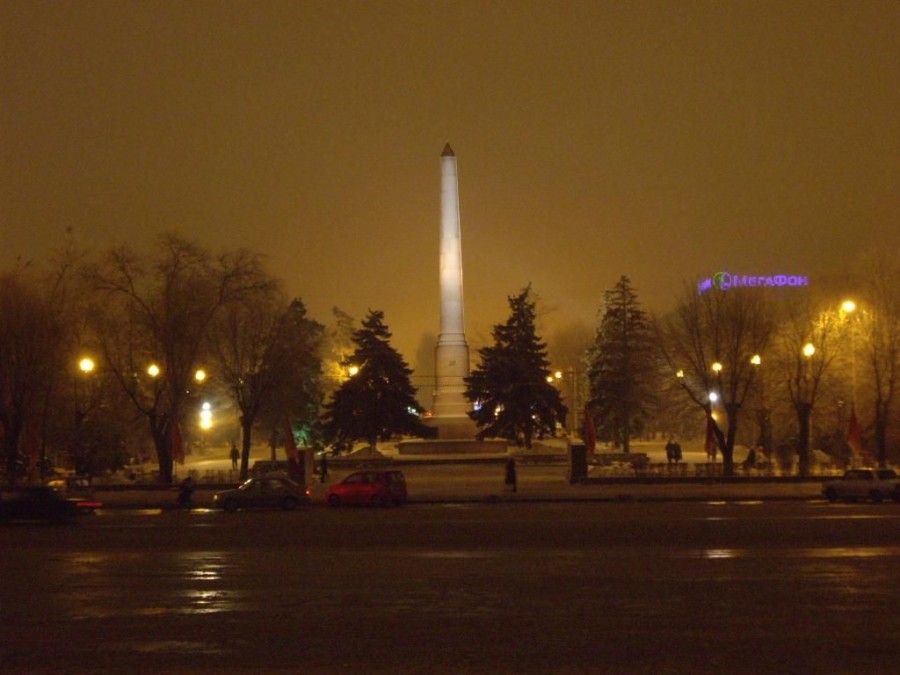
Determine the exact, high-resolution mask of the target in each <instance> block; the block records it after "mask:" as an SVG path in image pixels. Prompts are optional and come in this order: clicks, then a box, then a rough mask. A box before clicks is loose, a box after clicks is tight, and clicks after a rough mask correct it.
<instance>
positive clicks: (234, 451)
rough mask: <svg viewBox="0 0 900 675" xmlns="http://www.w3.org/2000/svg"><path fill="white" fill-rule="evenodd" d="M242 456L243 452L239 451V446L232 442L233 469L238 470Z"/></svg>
mask: <svg viewBox="0 0 900 675" xmlns="http://www.w3.org/2000/svg"><path fill="white" fill-rule="evenodd" d="M240 458H241V453H240V452H238V449H237V446H236V445H235V444H234V443H232V444H231V470H232V471H237V467H238V460H239V459H240Z"/></svg>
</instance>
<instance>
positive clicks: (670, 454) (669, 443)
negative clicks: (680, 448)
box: [666, 438, 675, 464]
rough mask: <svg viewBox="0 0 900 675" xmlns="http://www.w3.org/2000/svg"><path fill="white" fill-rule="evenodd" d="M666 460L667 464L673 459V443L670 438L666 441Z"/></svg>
mask: <svg viewBox="0 0 900 675" xmlns="http://www.w3.org/2000/svg"><path fill="white" fill-rule="evenodd" d="M666 461H667V462H668V463H669V464H671V463H672V462H673V461H675V444H674V443H673V442H672V439H671V438H670V439H669V440H668V441H667V442H666Z"/></svg>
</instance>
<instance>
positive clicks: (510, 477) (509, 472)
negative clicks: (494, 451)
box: [504, 457, 517, 492]
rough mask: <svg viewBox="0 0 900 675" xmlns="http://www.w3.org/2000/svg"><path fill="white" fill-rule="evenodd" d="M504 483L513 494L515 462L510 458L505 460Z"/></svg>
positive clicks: (514, 489)
mask: <svg viewBox="0 0 900 675" xmlns="http://www.w3.org/2000/svg"><path fill="white" fill-rule="evenodd" d="M504 483H506V485H507V486H508V487H509V489H510V490H512V491H513V492H515V491H516V487H517V479H516V460H515V459H513V458H512V457H510V458H509V459H507V460H506V478H505V479H504Z"/></svg>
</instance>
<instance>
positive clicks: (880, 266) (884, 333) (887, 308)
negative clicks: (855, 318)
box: [860, 256, 900, 467]
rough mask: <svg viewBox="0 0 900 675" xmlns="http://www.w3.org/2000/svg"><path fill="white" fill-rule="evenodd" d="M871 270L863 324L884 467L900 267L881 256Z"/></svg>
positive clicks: (898, 336) (897, 374) (897, 349)
mask: <svg viewBox="0 0 900 675" xmlns="http://www.w3.org/2000/svg"><path fill="white" fill-rule="evenodd" d="M870 269H871V273H870V274H869V275H868V277H867V279H868V281H867V283H866V285H865V288H864V291H863V297H864V299H865V305H866V306H865V307H863V311H862V316H861V321H860V324H861V332H862V335H863V343H864V344H863V350H864V354H865V363H866V366H867V367H868V370H869V375H870V376H871V378H872V379H871V389H870V393H871V396H872V402H873V407H874V412H875V421H874V428H875V454H876V457H875V459H876V461H877V462H878V465H879V466H881V467H883V466H885V464H886V463H887V454H888V447H887V438H888V427H889V425H890V420H891V409H892V406H893V403H894V397H895V395H896V393H897V385H898V379H900V265H898V264H897V262H896V261H895V260H889V259H888V258H887V257H885V256H879V257H877V258H876V259H875V260H874V261H873V262H872V265H871V266H870Z"/></svg>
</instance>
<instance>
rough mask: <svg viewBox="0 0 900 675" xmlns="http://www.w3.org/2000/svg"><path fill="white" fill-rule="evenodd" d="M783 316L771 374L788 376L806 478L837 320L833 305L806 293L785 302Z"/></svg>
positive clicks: (802, 472) (800, 465)
mask: <svg viewBox="0 0 900 675" xmlns="http://www.w3.org/2000/svg"><path fill="white" fill-rule="evenodd" d="M832 305H835V308H834V309H832V308H831V306H832ZM782 316H783V317H784V320H783V322H782V324H781V329H780V330H779V332H778V336H777V338H776V340H775V341H774V350H773V353H774V355H775V358H774V359H773V361H774V363H775V368H774V371H775V372H777V373H784V374H786V375H787V378H786V380H785V385H786V392H787V396H788V399H789V400H790V403H791V407H792V408H793V410H794V414H795V415H796V419H797V444H796V451H797V456H798V471H799V473H800V475H801V476H806V475H808V474H809V466H810V440H811V419H812V413H813V409H814V408H815V405H816V397H817V395H818V393H819V390H820V386H821V384H822V380H823V376H824V375H825V373H826V371H827V370H828V368H829V366H830V365H831V363H832V362H833V361H834V358H835V355H836V353H837V351H836V349H835V342H836V338H837V337H838V329H839V326H840V317H839V314H838V311H837V308H836V303H833V302H832V303H827V302H823V301H822V300H818V301H817V300H815V299H813V298H812V297H811V296H810V295H809V294H803V295H802V296H794V297H792V298H790V299H789V300H788V301H787V302H785V303H784V310H783V312H782ZM763 367H765V364H763Z"/></svg>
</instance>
